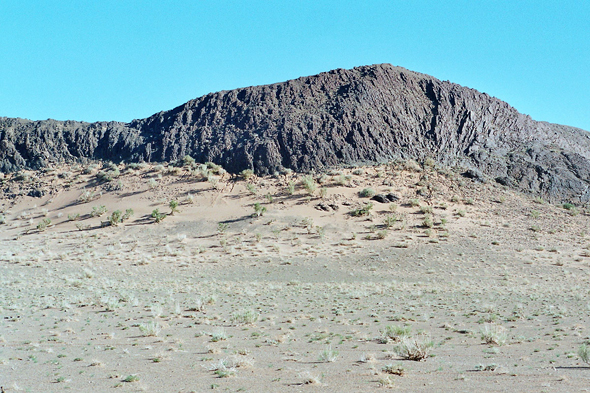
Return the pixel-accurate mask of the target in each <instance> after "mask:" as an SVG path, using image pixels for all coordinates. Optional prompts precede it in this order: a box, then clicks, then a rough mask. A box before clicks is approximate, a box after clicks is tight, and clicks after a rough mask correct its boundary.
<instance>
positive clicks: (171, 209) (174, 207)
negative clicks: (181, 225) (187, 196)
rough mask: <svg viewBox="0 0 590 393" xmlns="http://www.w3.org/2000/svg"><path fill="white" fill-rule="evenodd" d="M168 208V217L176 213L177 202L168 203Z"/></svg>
mask: <svg viewBox="0 0 590 393" xmlns="http://www.w3.org/2000/svg"><path fill="white" fill-rule="evenodd" d="M168 207H169V208H170V215H171V216H173V215H174V213H178V201H174V200H172V201H170V203H169V204H168Z"/></svg>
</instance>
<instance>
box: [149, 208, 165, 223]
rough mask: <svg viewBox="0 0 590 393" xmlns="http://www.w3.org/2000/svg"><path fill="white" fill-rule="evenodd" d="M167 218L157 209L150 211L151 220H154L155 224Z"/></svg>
mask: <svg viewBox="0 0 590 393" xmlns="http://www.w3.org/2000/svg"><path fill="white" fill-rule="evenodd" d="M166 216H167V214H166V213H160V210H159V209H154V210H153V211H152V218H153V219H154V220H155V222H156V223H159V222H161V221H162V220H163V219H165V218H166Z"/></svg>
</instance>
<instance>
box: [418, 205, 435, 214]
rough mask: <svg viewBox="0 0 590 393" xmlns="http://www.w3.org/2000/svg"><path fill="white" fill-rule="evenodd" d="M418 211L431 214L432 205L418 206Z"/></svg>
mask: <svg viewBox="0 0 590 393" xmlns="http://www.w3.org/2000/svg"><path fill="white" fill-rule="evenodd" d="M420 212H421V213H423V214H432V206H428V205H425V206H420Z"/></svg>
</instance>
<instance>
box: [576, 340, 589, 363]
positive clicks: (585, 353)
mask: <svg viewBox="0 0 590 393" xmlns="http://www.w3.org/2000/svg"><path fill="white" fill-rule="evenodd" d="M578 356H580V359H581V360H582V361H583V362H584V363H586V364H590V347H588V346H587V345H586V344H582V346H580V349H578Z"/></svg>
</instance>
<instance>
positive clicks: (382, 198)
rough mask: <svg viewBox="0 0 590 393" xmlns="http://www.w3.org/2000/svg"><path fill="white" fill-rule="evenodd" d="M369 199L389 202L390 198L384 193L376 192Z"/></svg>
mask: <svg viewBox="0 0 590 393" xmlns="http://www.w3.org/2000/svg"><path fill="white" fill-rule="evenodd" d="M371 199H372V200H374V201H377V202H379V203H389V202H390V200H389V199H388V198H387V196H386V195H384V194H377V195H375V196H373V198H371Z"/></svg>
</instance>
